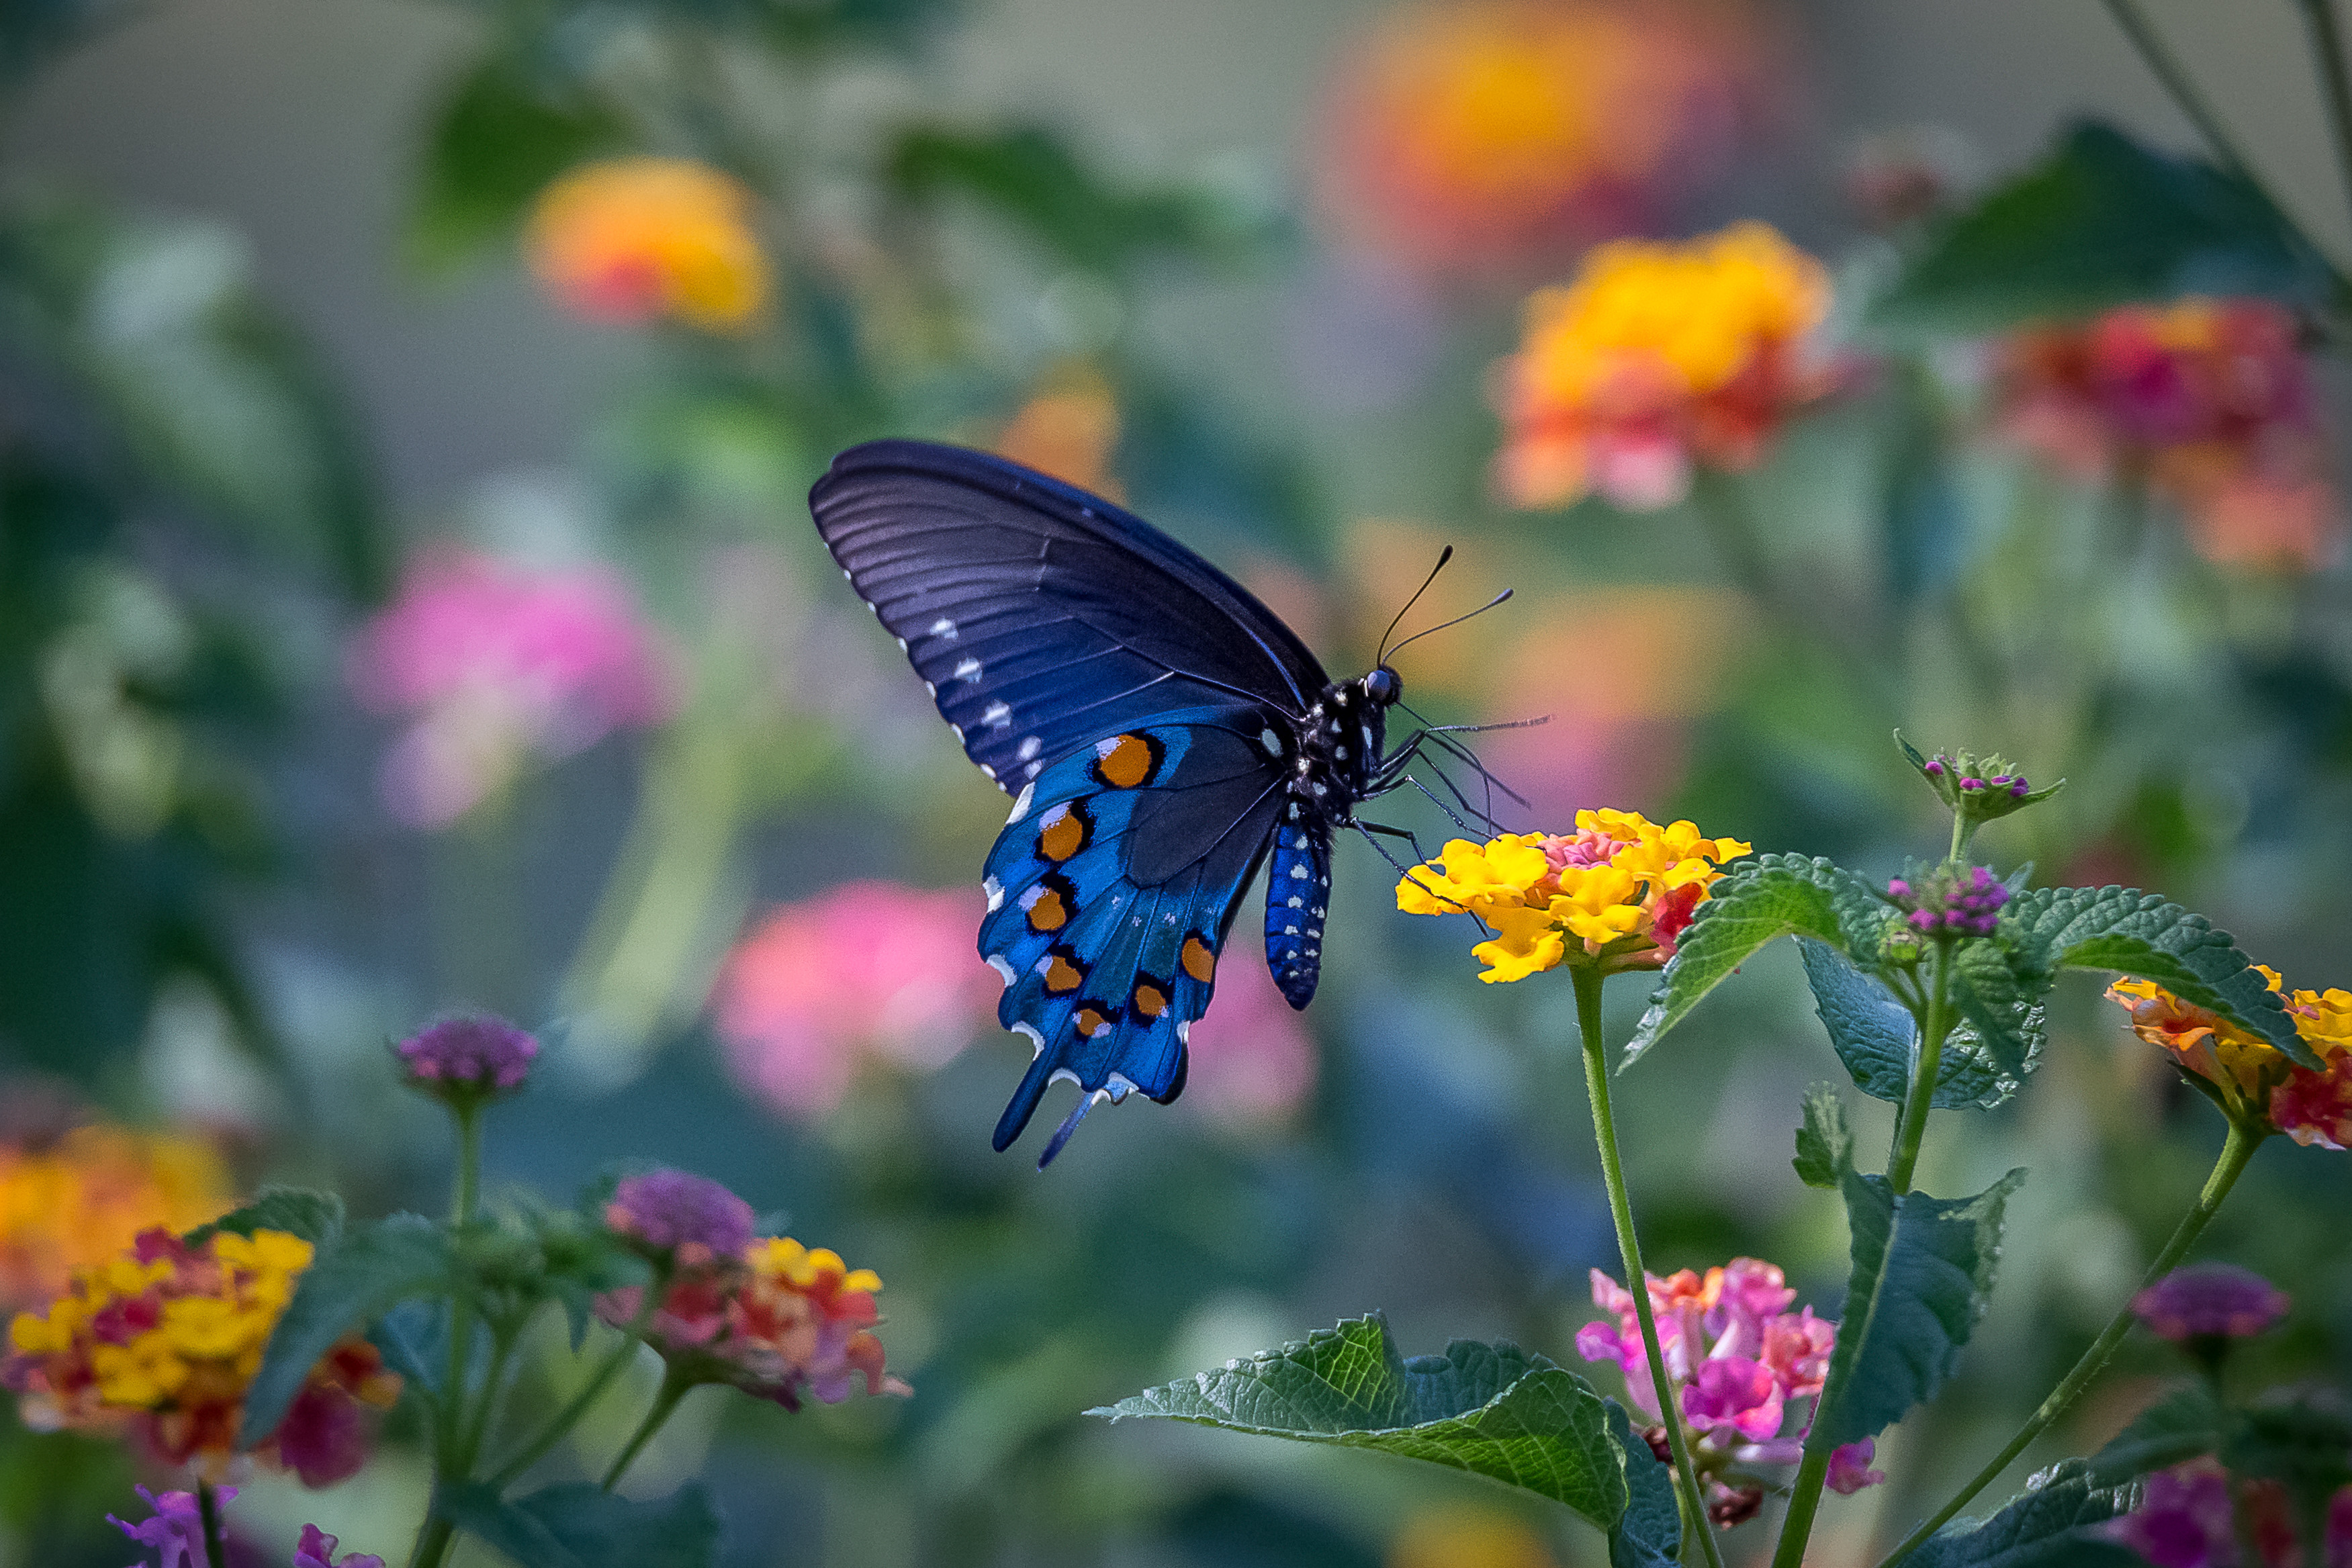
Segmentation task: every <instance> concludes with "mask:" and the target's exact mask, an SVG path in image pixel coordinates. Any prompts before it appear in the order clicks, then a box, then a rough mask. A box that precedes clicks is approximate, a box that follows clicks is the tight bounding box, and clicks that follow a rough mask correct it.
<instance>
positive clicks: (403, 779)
mask: <svg viewBox="0 0 2352 1568" xmlns="http://www.w3.org/2000/svg"><path fill="white" fill-rule="evenodd" d="M345 664H346V673H347V674H348V676H349V679H350V681H351V685H352V690H353V692H354V693H356V694H357V695H358V696H359V699H360V701H361V702H362V704H363V705H364V706H367V707H368V708H370V709H372V710H373V711H375V712H377V713H383V714H391V715H400V716H409V717H410V718H411V719H412V721H413V722H412V723H411V724H410V726H409V728H408V730H407V732H406V733H405V734H404V735H403V736H402V737H401V738H400V739H399V740H398V741H397V742H396V743H395V744H394V747H393V749H392V752H391V754H390V755H389V756H388V757H386V758H384V762H383V769H382V772H381V774H380V777H379V782H380V786H381V789H382V793H383V800H384V803H385V805H386V806H388V807H389V808H390V809H391V810H392V811H393V813H394V815H395V816H397V817H399V818H400V819H401V820H402V821H406V822H410V823H413V824H415V825H416V826H419V827H427V828H436V827H440V826H443V825H445V824H446V823H448V822H452V821H456V820H457V818H459V817H462V816H464V815H465V814H466V813H467V811H470V810H473V809H474V808H475V807H476V806H478V805H479V804H480V803H481V802H482V801H483V800H487V799H488V798H489V797H490V796H492V795H494V794H496V793H497V792H498V791H499V790H500V789H503V788H504V787H505V786H506V785H507V784H508V783H509V782H510V781H511V780H512V779H513V778H514V777H515V775H516V773H517V772H518V771H519V770H520V767H521V763H522V759H523V758H524V757H525V755H526V754H537V755H539V756H541V757H546V758H562V757H568V756H571V755H572V753H574V752H577V751H583V750H585V749H586V748H587V747H591V746H593V745H594V744H595V743H596V742H597V741H599V740H602V739H603V738H604V737H605V736H607V735H610V734H612V733H613V732H614V730H618V729H625V728H631V727H643V726H647V725H654V724H658V723H660V722H661V721H662V720H664V719H666V718H667V717H668V716H669V714H670V711H671V709H672V708H673V707H674V706H676V697H677V693H676V691H675V682H674V680H673V678H672V675H671V673H670V662H669V658H668V656H667V653H666V651H665V650H664V648H663V646H662V644H661V641H660V639H659V638H658V636H657V635H656V633H655V632H653V631H652V629H651V628H650V627H648V626H647V625H646V623H645V622H644V621H643V619H642V618H641V617H640V616H639V614H638V612H637V608H636V603H635V596H634V595H633V594H632V593H631V592H630V591H629V588H628V585H627V583H626V582H625V581H624V580H622V579H621V577H620V576H619V574H618V573H616V572H614V571H613V570H611V569H610V568H608V567H604V566H584V567H572V568H565V569H562V570H537V569H533V568H530V567H526V566H522V565H520V564H518V563H516V562H513V561H506V560H500V559H497V558H495V557H492V556H488V555H482V554H479V553H477V552H474V551H470V550H463V549H436V550H432V551H428V552H427V553H426V554H425V555H424V556H422V557H420V558H419V559H417V560H416V561H415V563H414V564H413V565H412V566H411V567H410V569H409V571H408V575H407V577H406V579H405V580H404V581H403V583H402V584H401V589H400V593H399V595H398V597H397V598H395V599H394V601H393V602H392V604H391V605H390V606H389V607H387V608H386V609H385V610H384V611H383V612H382V613H381V614H379V615H377V616H376V618H375V619H374V620H373V621H371V622H368V624H367V625H366V626H364V627H362V629H361V631H360V632H359V634H358V636H356V637H355V638H353V639H352V644H351V647H350V650H349V653H348V654H347V656H346V660H345Z"/></svg>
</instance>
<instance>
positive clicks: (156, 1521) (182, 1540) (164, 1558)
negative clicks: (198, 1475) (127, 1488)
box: [106, 1487, 236, 1568]
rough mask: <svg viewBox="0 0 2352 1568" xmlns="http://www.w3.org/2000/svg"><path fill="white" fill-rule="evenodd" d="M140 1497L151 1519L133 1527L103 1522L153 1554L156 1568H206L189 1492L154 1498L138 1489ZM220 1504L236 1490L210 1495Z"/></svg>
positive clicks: (200, 1520)
mask: <svg viewBox="0 0 2352 1568" xmlns="http://www.w3.org/2000/svg"><path fill="white" fill-rule="evenodd" d="M138 1492H139V1496H140V1498H141V1500H143V1501H144V1502H145V1503H146V1504H147V1506H148V1507H149V1508H151V1509H152V1510H153V1511H154V1517H153V1518H152V1519H142V1520H141V1521H138V1522H137V1523H136V1524H133V1523H131V1521H128V1520H121V1519H117V1518H115V1517H114V1515H112V1514H108V1515H107V1516H106V1522H107V1523H109V1524H110V1525H112V1526H114V1527H115V1528H116V1529H117V1530H120V1531H122V1533H123V1534H125V1535H127V1536H129V1537H131V1540H133V1541H135V1542H138V1543H139V1544H140V1545H142V1546H144V1547H148V1548H150V1549H152V1551H153V1552H155V1554H156V1563H157V1568H205V1563H207V1562H209V1561H210V1558H209V1557H208V1556H207V1554H206V1552H205V1521H204V1513H203V1511H202V1510H201V1509H200V1508H199V1507H198V1506H197V1503H196V1494H195V1493H194V1492H192V1491H167V1492H165V1493H164V1494H163V1496H161V1497H157V1496H156V1495H155V1494H154V1493H153V1492H152V1491H149V1490H147V1489H146V1488H145V1487H141V1488H139V1489H138ZM213 1495H214V1496H215V1498H217V1499H218V1500H220V1501H222V1502H226V1501H228V1500H229V1499H231V1498H233V1497H235V1496H236V1488H235V1487H221V1488H219V1489H218V1490H215V1492H214V1494H213Z"/></svg>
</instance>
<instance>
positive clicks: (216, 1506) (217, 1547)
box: [196, 1480, 228, 1568]
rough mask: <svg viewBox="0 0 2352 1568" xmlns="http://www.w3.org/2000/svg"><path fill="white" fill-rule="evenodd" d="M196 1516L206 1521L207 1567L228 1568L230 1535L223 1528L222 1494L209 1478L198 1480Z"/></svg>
mask: <svg viewBox="0 0 2352 1568" xmlns="http://www.w3.org/2000/svg"><path fill="white" fill-rule="evenodd" d="M196 1517H197V1518H198V1519H199V1520H201V1521H203V1522H204V1531H205V1564H206V1565H207V1568H228V1536H227V1534H226V1531H223V1530H222V1528H221V1513H220V1494H219V1493H218V1492H216V1491H215V1490H213V1483H212V1482H210V1481H207V1480H199V1481H198V1482H196Z"/></svg>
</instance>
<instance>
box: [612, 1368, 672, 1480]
mask: <svg viewBox="0 0 2352 1568" xmlns="http://www.w3.org/2000/svg"><path fill="white" fill-rule="evenodd" d="M693 1387H694V1385H693V1384H691V1383H689V1382H688V1381H687V1380H686V1379H685V1378H683V1377H680V1376H679V1375H677V1371H676V1370H675V1369H673V1370H671V1371H669V1372H667V1373H664V1374H663V1375H662V1385H661V1392H659V1393H658V1394H656V1395H655V1396H654V1402H653V1407H652V1408H651V1409H649V1410H647V1411H646V1418H645V1419H644V1420H643V1421H641V1422H639V1423H638V1424H637V1429H636V1431H635V1433H633V1434H632V1435H631V1436H630V1437H629V1440H628V1442H627V1443H626V1444H625V1445H623V1447H622V1448H621V1451H620V1452H619V1453H617V1454H615V1455H614V1456H613V1465H612V1468H611V1469H608V1470H606V1471H605V1472H604V1480H603V1481H602V1482H600V1483H599V1484H600V1485H601V1486H602V1487H603V1488H604V1490H606V1491H611V1490H613V1489H614V1487H616V1486H618V1485H620V1483H621V1477H622V1476H623V1475H625V1474H626V1473H627V1471H628V1469H629V1466H630V1465H631V1464H632V1463H634V1462H635V1459H636V1457H637V1452H638V1450H639V1449H641V1448H644V1447H645V1446H646V1444H647V1443H650V1442H652V1441H653V1437H654V1434H655V1433H656V1432H658V1431H660V1430H661V1429H662V1423H663V1422H665V1421H667V1420H668V1419H669V1417H670V1412H672V1411H673V1410H676V1409H677V1402H678V1401H679V1400H681V1399H683V1398H685V1397H686V1396H687V1394H688V1391H689V1390H691V1389H692V1388H693Z"/></svg>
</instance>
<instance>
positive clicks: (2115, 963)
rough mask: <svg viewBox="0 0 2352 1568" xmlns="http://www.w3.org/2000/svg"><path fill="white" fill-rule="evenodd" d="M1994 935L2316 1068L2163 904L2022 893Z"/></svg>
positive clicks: (2278, 1015) (2101, 894) (2199, 929)
mask: <svg viewBox="0 0 2352 1568" xmlns="http://www.w3.org/2000/svg"><path fill="white" fill-rule="evenodd" d="M1701 907H1702V908H1704V907H1705V905H1701ZM2001 935H2002V936H2004V937H2007V938H2008V939H2009V940H2010V941H2011V942H2012V943H2013V944H2014V945H2015V947H2016V951H2017V953H2018V955H2019V959H2020V961H2021V963H2025V964H2031V965H2034V966H2038V967H2042V968H2044V969H2056V968H2060V967H2064V968H2070V969H2105V970H2110V971H2113V972H2115V973H2117V974H2125V975H2135V976H2137V977H2139V978H2141V979H2143V980H2153V981H2155V982H2156V983H2157V984H2158V985H2159V986H2162V987H2163V988H2165V989H2166V990H2168V991H2170V992H2171V993H2172V994H2173V995H2174V996H2176V997H2179V998H2180V999H2181V1000H2182V1001H2184V1002H2187V1003H2189V1004H2190V1005H2191V1006H2192V1007H2200V1008H2203V1009H2206V1010H2207V1011H2209V1012H2216V1013H2220V1014H2221V1016H2222V1017H2223V1018H2225V1019H2229V1020H2230V1021H2231V1023H2234V1024H2236V1025H2237V1026H2238V1027H2239V1028H2241V1029H2242V1030H2247V1031H2249V1032H2251V1033H2252V1034H2256V1035H2259V1036H2261V1037H2262V1038H2263V1039H2264V1040H2268V1041H2270V1042H2271V1043H2272V1044H2273V1045H2274V1046H2276V1047H2278V1049H2279V1050H2280V1051H2282V1052H2283V1053H2284V1054H2285V1055H2286V1056H2287V1057H2289V1058H2291V1059H2292V1060H2294V1061H2299V1062H2301V1063H2302V1064H2303V1065H2304V1066H2305V1067H2313V1068H2316V1067H2319V1066H2321V1065H2322V1063H2321V1062H2320V1061H2319V1059H2318V1057H2316V1056H2315V1055H2314V1054H2313V1053H2312V1050H2311V1048H2310V1047H2309V1046H2307V1045H2305V1044H2304V1043H2303V1040H2302V1039H2301V1037H2300V1036H2298V1035H2297V1034H2296V1033H2295V1031H2294V1019H2292V1018H2290V1017H2289V1016H2288V1015H2287V1012H2286V1009H2284V1008H2283V1007H2281V1006H2280V1005H2279V998H2278V997H2277V995H2276V993H2274V992H2273V991H2272V990H2271V988H2270V987H2269V985H2268V983H2267V982H2265V981H2264V980H2263V977H2262V974H2261V972H2260V971H2258V970H2256V969H2254V968H2253V967H2252V966H2251V964H2250V963H2249V961H2248V959H2247V957H2246V956H2245V955H2244V954H2243V953H2241V952H2239V951H2238V947H2237V944H2236V942H2235V940H2234V939H2233V938H2232V937H2231V936H2230V934H2229V933H2228V932H2226V931H2216V930H2215V929H2214V928H2213V926H2212V924H2211V923H2210V921H2208V920H2207V919H2206V918H2205V917H2204V916H2203V915H2191V914H2190V913H2189V911H2187V910H2185V909H2183V908H2181V907H2180V905H2179V904H2174V903H2172V902H2171V901H2169V900H2168V899H2165V898H2161V897H2159V896H2158V895H2157V894H2152V893H2142V892H2140V891H2139V890H2138V889H2137V888H2134V887H2037V888H2030V889H2028V890H2027V891H2026V892H2025V893H2023V894H2020V895H2019V896H2018V897H2016V898H2014V899H2012V900H2011V901H2010V904H2009V907H2008V909H2006V910H2004V911H2003V912H2002V920H2001Z"/></svg>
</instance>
